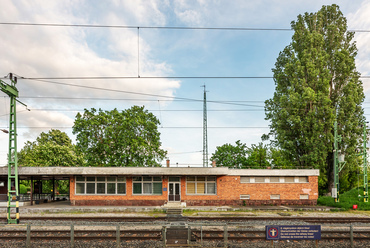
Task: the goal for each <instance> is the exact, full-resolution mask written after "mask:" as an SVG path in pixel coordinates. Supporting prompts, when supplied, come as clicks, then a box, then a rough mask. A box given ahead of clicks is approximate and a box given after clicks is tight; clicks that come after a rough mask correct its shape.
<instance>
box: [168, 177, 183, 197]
mask: <svg viewBox="0 0 370 248" xmlns="http://www.w3.org/2000/svg"><path fill="white" fill-rule="evenodd" d="M168 189H169V190H168V200H169V201H180V200H181V190H180V178H179V177H170V178H169V182H168Z"/></svg>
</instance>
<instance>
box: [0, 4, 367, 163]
mask: <svg viewBox="0 0 370 248" xmlns="http://www.w3.org/2000/svg"><path fill="white" fill-rule="evenodd" d="M333 3H335V4H338V5H339V6H340V9H341V11H342V12H343V14H344V16H346V18H347V21H348V29H349V30H370V15H369V14H368V13H370V1H365V0H363V1H361V0H356V1H348V0H340V1H325V0H312V1H303V0H285V1H281V0H280V1H277V0H260V1H245V0H234V1H228V0H215V1H207V0H193V1H190V0H189V1H187V0H172V1H171V0H162V1H160V0H137V1H128V0H127V1H124V0H111V1H98V0H96V1H95V0H53V1H44V0H33V1H29V0H1V1H0V16H1V17H0V33H1V41H0V54H1V59H0V79H2V80H4V81H5V82H7V83H9V80H7V79H5V78H4V77H5V76H7V75H8V74H9V73H10V72H11V73H13V74H16V75H18V77H19V79H18V83H17V85H16V87H17V89H18V90H19V98H18V100H20V101H21V102H23V103H24V104H26V105H27V107H28V109H29V110H30V111H27V109H26V107H25V106H23V105H21V104H18V105H17V126H18V129H17V131H18V151H20V150H21V149H22V147H23V145H24V144H25V142H27V141H31V142H33V141H35V140H36V138H37V137H38V136H39V135H40V133H41V132H48V131H50V130H51V129H59V130H62V131H64V132H66V133H67V134H68V136H69V137H70V138H71V139H72V140H73V142H74V143H75V142H76V137H75V136H74V135H73V134H72V126H73V123H74V120H75V116H76V114H77V113H78V112H81V113H82V112H83V111H84V109H91V108H96V109H99V108H100V109H102V110H112V109H114V108H116V109H118V110H124V109H127V108H130V107H131V106H133V105H139V106H145V109H147V110H149V111H150V112H152V113H153V114H155V115H156V116H157V118H158V119H159V120H160V122H161V125H160V126H159V131H160V133H161V141H162V149H165V150H167V151H168V158H169V159H170V161H171V162H170V163H171V166H191V167H194V166H202V150H203V128H202V127H203V97H204V87H203V86H205V90H206V94H207V110H208V111H207V126H208V129H207V131H208V132H207V133H208V153H209V155H208V157H209V158H210V157H211V155H212V153H214V152H215V150H216V147H217V146H222V145H223V144H226V143H230V144H235V142H236V141H237V140H240V141H241V142H243V143H246V144H247V146H249V147H250V146H251V145H252V144H258V143H259V142H261V136H262V135H263V134H266V133H268V132H269V128H268V125H269V122H268V121H266V120H265V119H264V118H265V113H264V101H265V100H267V99H269V98H271V97H272V96H273V93H274V90H275V84H274V81H273V79H272V78H271V77H272V71H271V69H272V68H273V67H274V64H275V62H276V58H277V56H278V55H279V52H280V51H282V50H283V49H284V47H285V46H287V45H288V44H289V43H290V42H291V38H292V35H293V32H292V31H290V30H283V31H276V30H275V31H274V30H269V31H267V30H265V31H261V30H246V29H247V28H251V29H290V23H291V22H292V21H294V20H296V18H297V16H298V15H299V14H304V13H305V12H316V11H318V10H319V9H320V8H321V7H322V5H330V4H333ZM10 23H13V24H10ZM20 23H23V24H63V25H65V26H62V25H16V24H20ZM70 25H72V26H70ZM84 25H88V26H84ZM169 27H179V28H177V29H173V28H169ZM200 28H208V29H200ZM212 28H243V29H244V30H235V29H234V30H230V29H212ZM355 41H356V44H357V48H358V55H357V57H356V66H357V70H358V71H359V72H360V73H361V74H362V75H364V76H369V75H370V47H369V46H368V44H369V42H370V33H369V32H357V33H356V35H355ZM22 77H23V78H25V79H22ZM94 77H95V79H91V78H94ZM104 77H108V78H105V79H104ZM200 77H203V78H200ZM236 77H239V78H236ZM243 77H244V78H243ZM245 77H252V78H245ZM253 77H257V78H253ZM261 77H262V78H261ZM40 78H42V79H40ZM46 78H47V79H46ZM62 78H69V79H62ZM70 78H73V79H70ZM82 78H85V79H82ZM86 78H90V79H86ZM362 81H363V86H364V91H365V95H366V99H365V102H364V105H363V107H364V109H365V114H366V116H367V117H368V115H369V114H370V108H369V107H370V100H369V97H370V79H366V78H364V79H362ZM9 103H10V101H9V97H8V96H7V95H6V94H5V93H3V92H1V91H0V129H6V130H7V129H9ZM8 139H9V137H8V135H7V134H5V133H3V132H0V166H5V165H6V164H7V153H8ZM162 164H163V165H164V164H165V161H163V162H162Z"/></svg>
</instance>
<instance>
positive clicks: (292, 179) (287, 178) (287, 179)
mask: <svg viewBox="0 0 370 248" xmlns="http://www.w3.org/2000/svg"><path fill="white" fill-rule="evenodd" d="M285 182H286V183H294V177H285Z"/></svg>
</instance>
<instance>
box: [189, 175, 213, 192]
mask: <svg viewBox="0 0 370 248" xmlns="http://www.w3.org/2000/svg"><path fill="white" fill-rule="evenodd" d="M186 193H187V194H188V195H215V194H216V177H204V176H202V177H194V176H191V177H187V178H186Z"/></svg>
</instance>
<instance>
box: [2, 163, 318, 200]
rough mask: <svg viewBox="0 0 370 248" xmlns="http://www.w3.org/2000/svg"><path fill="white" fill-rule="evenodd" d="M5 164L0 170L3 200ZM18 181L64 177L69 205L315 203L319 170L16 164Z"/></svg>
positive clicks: (33, 188)
mask: <svg viewBox="0 0 370 248" xmlns="http://www.w3.org/2000/svg"><path fill="white" fill-rule="evenodd" d="M7 171H8V170H7V168H6V167H3V168H0V200H3V201H4V200H5V201H6V192H7ZM18 176H19V179H20V180H31V181H32V183H31V184H32V185H33V187H32V189H31V197H30V200H31V201H32V200H33V197H32V194H33V193H34V192H35V187H34V185H35V184H34V182H35V181H40V180H69V183H70V189H69V200H70V203H71V205H78V206H82V205H90V206H104V205H116V206H162V205H164V204H166V203H168V202H179V203H181V204H182V205H184V206H248V205H316V203H317V198H318V176H319V170H314V169H304V170H301V169H294V170H288V169H229V168H226V167H201V168H196V167H19V168H18Z"/></svg>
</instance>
